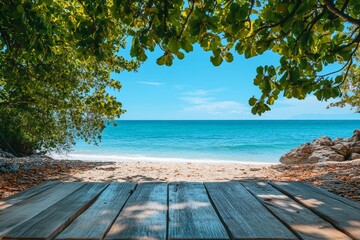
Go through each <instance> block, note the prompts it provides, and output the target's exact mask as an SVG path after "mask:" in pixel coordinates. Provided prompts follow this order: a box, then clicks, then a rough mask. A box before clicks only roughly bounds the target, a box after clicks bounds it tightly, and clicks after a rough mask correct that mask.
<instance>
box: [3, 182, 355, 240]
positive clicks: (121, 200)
mask: <svg viewBox="0 0 360 240" xmlns="http://www.w3.org/2000/svg"><path fill="white" fill-rule="evenodd" d="M0 239H149V240H150V239H151V240H154V239H360V205H359V204H357V203H355V202H352V201H350V200H348V199H345V198H342V197H339V196H337V195H334V194H332V193H329V192H327V191H326V190H323V189H320V188H317V187H314V186H311V185H309V184H305V183H300V182H277V183H275V182H273V183H258V182H222V183H218V182H217V183H198V182H180V183H169V184H167V183H140V184H135V183H129V182H124V183H81V182H67V183H62V182H46V183H44V184H42V185H39V186H36V187H34V188H31V189H29V190H27V191H25V192H21V193H19V194H17V195H15V196H12V197H10V198H7V199H5V200H2V201H0Z"/></svg>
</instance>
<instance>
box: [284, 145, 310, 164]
mask: <svg viewBox="0 0 360 240" xmlns="http://www.w3.org/2000/svg"><path fill="white" fill-rule="evenodd" d="M311 153H312V148H311V144H310V143H306V144H303V145H301V146H299V147H297V148H294V149H292V150H291V151H290V152H288V153H286V154H285V155H283V156H281V158H280V162H281V163H285V164H289V163H295V164H296V163H303V162H305V161H306V159H308V158H309V156H310V154H311Z"/></svg>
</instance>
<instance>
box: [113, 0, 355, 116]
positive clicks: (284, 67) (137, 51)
mask: <svg viewBox="0 0 360 240" xmlns="http://www.w3.org/2000/svg"><path fill="white" fill-rule="evenodd" d="M114 16H115V17H117V18H119V19H121V21H123V22H124V23H125V24H127V25H129V26H130V29H129V32H128V33H129V35H131V36H133V41H132V48H131V55H132V56H133V57H137V59H138V60H140V61H144V60H146V58H147V56H146V51H147V50H150V51H154V49H155V46H157V45H158V46H160V48H161V49H163V50H164V54H163V56H160V57H159V58H158V59H157V63H158V64H159V65H167V66H170V65H171V64H172V61H173V59H174V58H175V57H176V58H178V59H182V58H183V57H184V53H186V52H189V51H192V49H193V45H194V44H196V43H197V44H199V45H200V46H201V47H202V48H203V49H204V50H205V51H211V52H212V56H211V57H210V61H211V62H212V63H213V65H214V66H218V65H220V64H221V63H222V62H223V61H224V60H225V61H227V62H231V61H233V58H234V57H233V52H236V53H238V54H240V55H244V56H245V58H252V57H256V56H258V55H261V54H263V53H264V52H266V51H272V52H274V53H277V54H278V55H280V57H281V58H280V62H279V63H269V65H266V66H259V67H258V68H257V70H256V73H257V75H256V77H255V79H254V84H255V85H256V86H258V87H259V88H260V90H261V96H260V97H258V98H256V97H252V98H251V99H250V100H249V104H250V105H251V106H252V112H253V113H254V114H262V113H263V112H265V111H268V110H270V105H273V104H274V102H275V101H276V99H277V98H278V97H279V94H280V93H282V94H283V95H284V96H285V97H287V98H297V99H304V98H305V97H306V96H307V95H309V94H314V95H315V96H316V97H317V99H318V100H327V99H329V98H336V97H339V96H341V95H342V92H341V86H342V85H344V84H345V85H346V84H349V85H354V84H356V83H357V82H356V81H353V80H355V79H354V78H349V74H351V75H352V76H356V74H353V73H352V71H353V69H354V68H352V67H351V66H353V65H356V64H358V62H357V61H356V60H355V57H356V56H357V55H358V54H359V42H360V3H359V1H356V0H338V1H333V0H322V1H312V0H291V1H290V0H282V1H277V0H276V1H275V0H270V1H262V0H207V1H200V0H191V1H188V2H184V1H182V0H174V1H169V0H161V1H160V0H159V1H157V0H148V1H140V0H135V1H134V0H117V1H114ZM334 63H337V64H340V65H341V67H339V71H336V72H331V73H327V72H325V73H324V72H323V69H325V67H326V66H327V65H329V64H334ZM355 78H356V77H355ZM346 99H348V98H343V100H344V103H346V102H347V101H346Z"/></svg>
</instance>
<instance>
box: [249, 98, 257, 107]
mask: <svg viewBox="0 0 360 240" xmlns="http://www.w3.org/2000/svg"><path fill="white" fill-rule="evenodd" d="M256 102H257V99H256V98H255V97H252V98H250V99H249V105H250V106H254V105H255V103H256Z"/></svg>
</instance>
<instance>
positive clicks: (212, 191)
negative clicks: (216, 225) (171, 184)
mask: <svg viewBox="0 0 360 240" xmlns="http://www.w3.org/2000/svg"><path fill="white" fill-rule="evenodd" d="M204 184H205V187H206V188H207V190H208V193H209V196H210V199H212V201H213V203H214V205H215V207H216V209H217V211H218V212H219V214H220V216H221V218H222V221H223V222H224V223H225V224H226V226H227V228H228V230H229V232H230V233H231V237H232V238H233V239H253V238H260V239H296V237H295V235H294V234H293V233H292V232H291V231H290V230H289V229H288V228H287V227H285V226H284V225H283V224H282V223H281V222H280V221H279V220H278V219H277V218H276V217H275V216H274V215H273V214H271V213H270V212H269V211H268V210H267V209H266V208H265V207H264V206H263V205H262V204H261V203H260V202H259V201H258V200H257V199H256V198H255V197H254V196H253V195H252V194H251V193H250V192H249V191H248V190H246V188H245V187H244V186H242V185H241V184H240V183H238V182H223V183H220V182H219V183H204Z"/></svg>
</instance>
